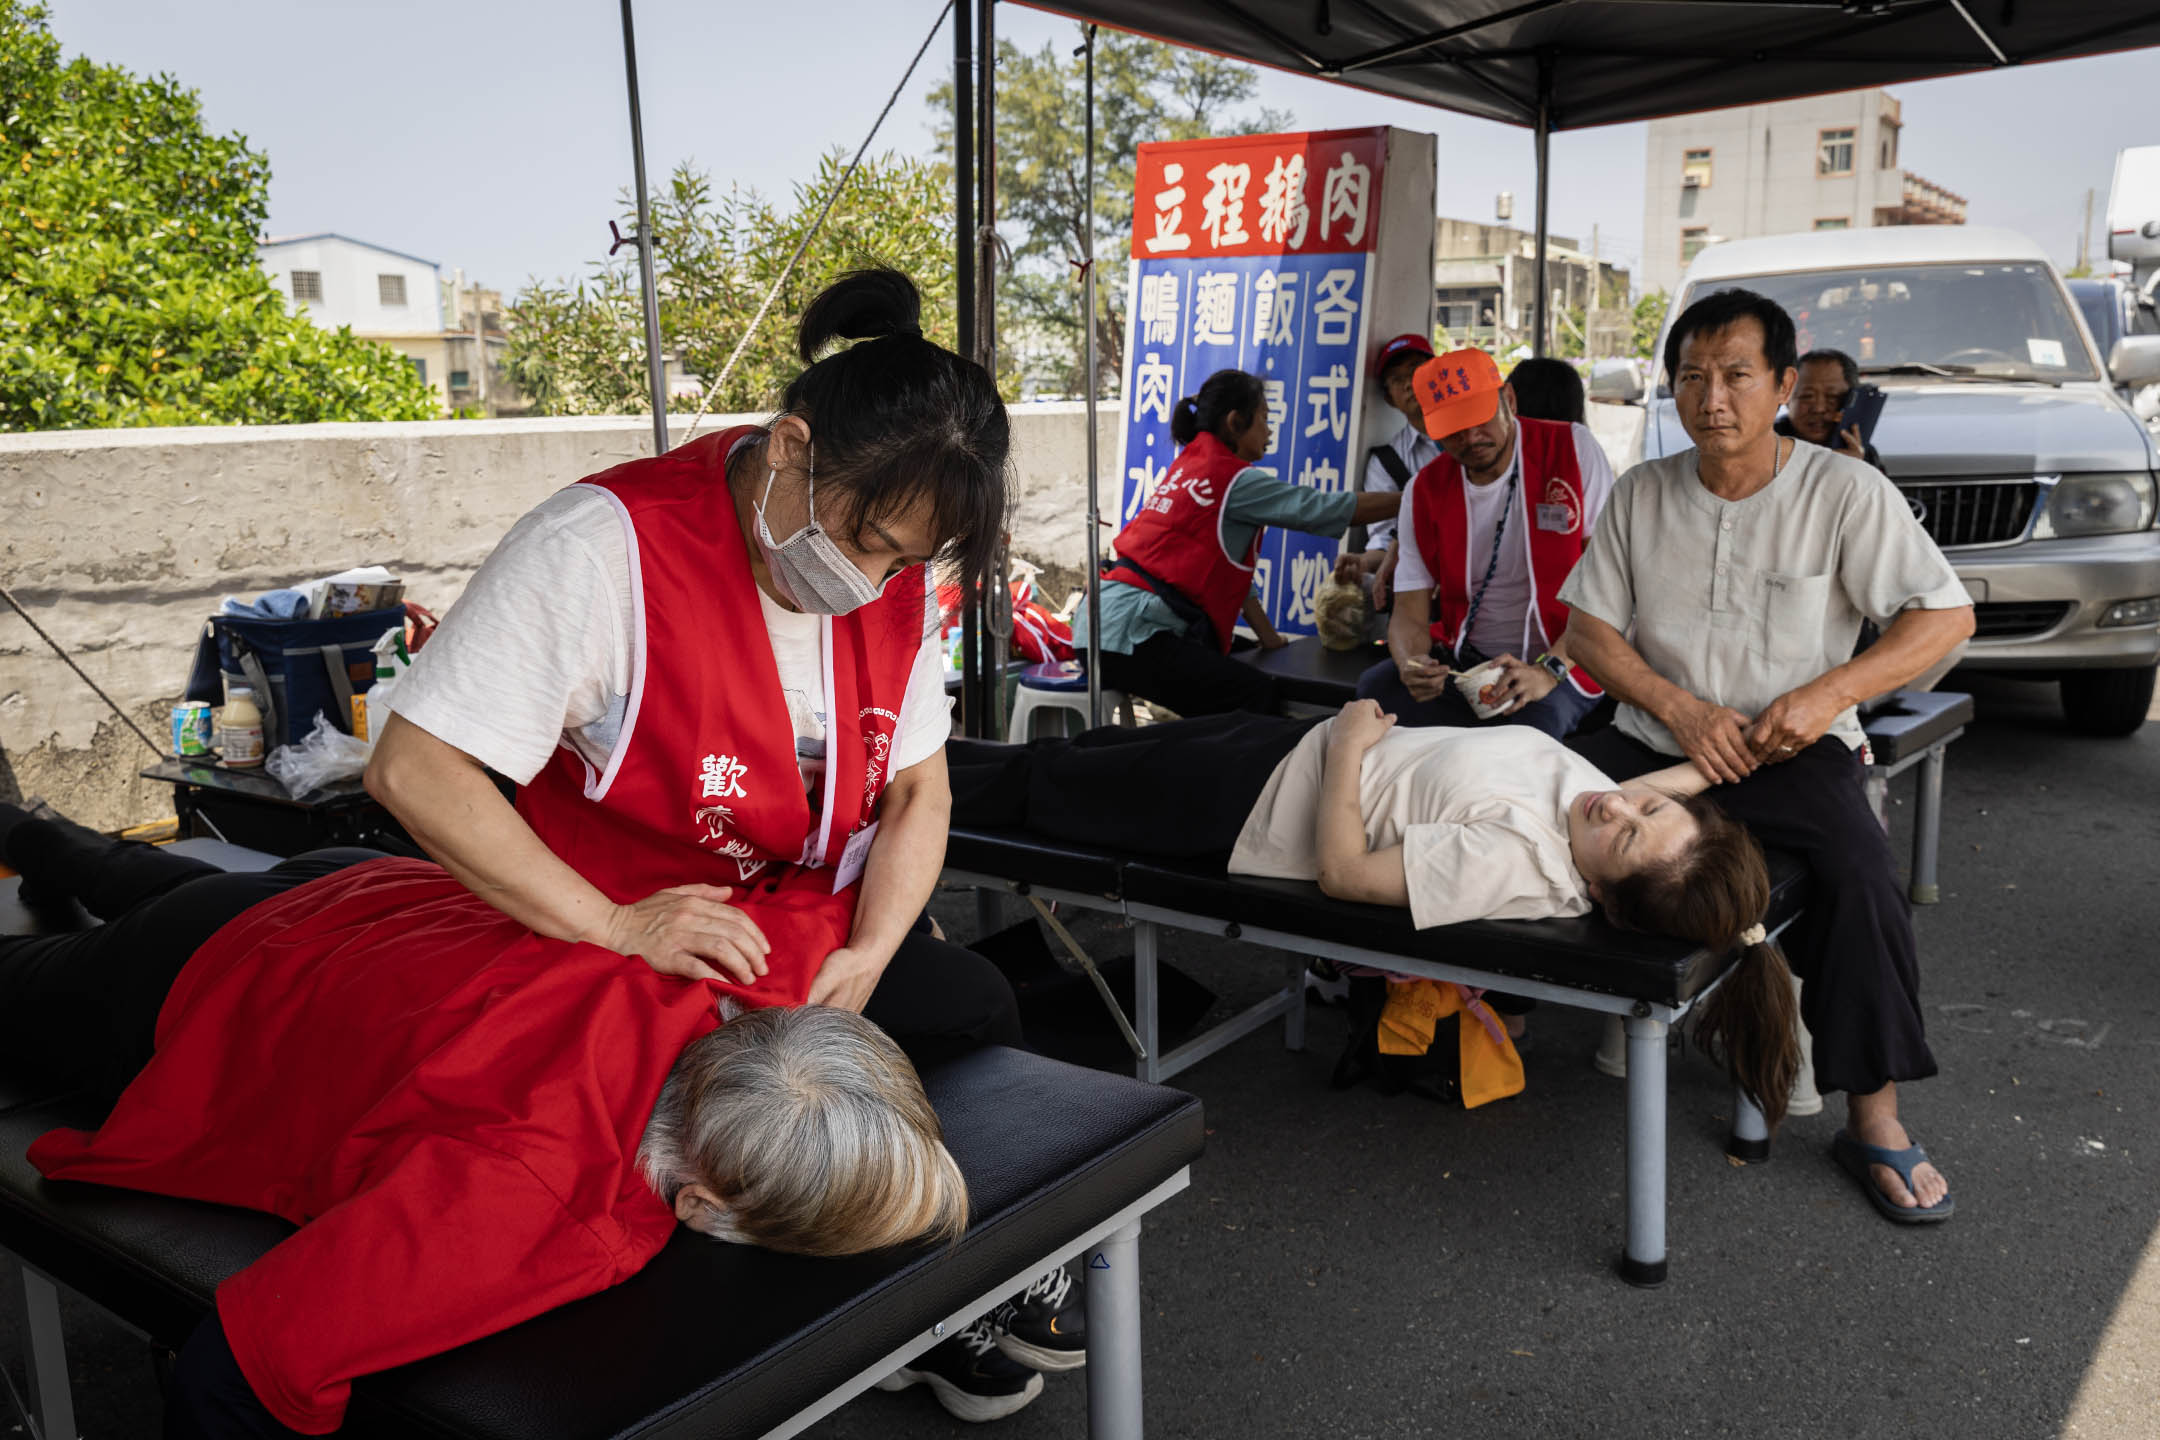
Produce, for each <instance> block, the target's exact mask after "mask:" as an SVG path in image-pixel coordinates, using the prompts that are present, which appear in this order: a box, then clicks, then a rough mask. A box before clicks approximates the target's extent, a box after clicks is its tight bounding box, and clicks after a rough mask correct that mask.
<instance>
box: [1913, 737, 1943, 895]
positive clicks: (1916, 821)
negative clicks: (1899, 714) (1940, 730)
mask: <svg viewBox="0 0 2160 1440" xmlns="http://www.w3.org/2000/svg"><path fill="white" fill-rule="evenodd" d="M1943 749H1944V747H1943V746H1941V745H1937V746H1935V747H1934V748H1933V749H1931V750H1929V751H1928V752H1927V758H1926V759H1924V760H1922V761H1921V762H1920V780H1919V783H1918V785H1917V786H1916V787H1915V789H1916V791H1917V795H1916V797H1915V798H1916V803H1915V804H1914V806H1913V840H1912V855H1913V860H1912V903H1913V904H1915V905H1933V904H1934V903H1935V902H1936V901H1938V900H1940V899H1942V887H1941V886H1940V885H1938V884H1937V883H1936V875H1935V867H1936V858H1937V852H1938V851H1939V850H1940V849H1941V845H1942V790H1943V758H1944V757H1943Z"/></svg>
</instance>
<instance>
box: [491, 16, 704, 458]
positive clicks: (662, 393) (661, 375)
mask: <svg viewBox="0 0 2160 1440" xmlns="http://www.w3.org/2000/svg"><path fill="white" fill-rule="evenodd" d="M622 55H623V75H624V77H625V78H626V79H627V81H628V83H629V86H630V163H631V173H632V174H633V175H634V176H635V177H636V179H637V253H638V284H639V288H640V289H642V290H643V291H644V292H645V372H646V378H647V380H648V382H649V383H650V384H651V386H652V428H653V454H655V455H665V454H667V448H668V435H667V357H666V356H665V355H663V354H662V353H661V352H660V291H659V289H658V287H657V286H655V285H654V283H653V242H652V200H651V197H650V196H649V195H648V194H647V193H646V190H645V120H644V117H643V116H642V115H641V114H640V113H639V110H638V83H637V36H636V34H635V33H634V31H633V30H632V27H631V23H630V0H622ZM480 358H481V362H482V364H483V366H484V365H485V363H486V360H487V357H486V356H485V355H483V356H481V357H480Z"/></svg>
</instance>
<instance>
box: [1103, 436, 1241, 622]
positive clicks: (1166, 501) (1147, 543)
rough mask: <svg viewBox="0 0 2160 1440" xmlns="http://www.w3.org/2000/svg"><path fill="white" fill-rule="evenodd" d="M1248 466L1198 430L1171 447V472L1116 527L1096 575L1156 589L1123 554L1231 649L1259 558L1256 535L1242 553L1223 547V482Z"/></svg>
mask: <svg viewBox="0 0 2160 1440" xmlns="http://www.w3.org/2000/svg"><path fill="white" fill-rule="evenodd" d="M1250 468H1252V467H1251V466H1250V465H1249V464H1248V463H1247V462H1245V461H1244V460H1241V459H1239V458H1238V456H1237V453H1236V452H1235V451H1233V450H1231V448H1230V447H1229V446H1227V445H1225V444H1223V443H1222V441H1220V440H1218V439H1216V438H1215V437H1214V435H1212V434H1204V435H1202V436H1200V437H1199V438H1198V439H1197V440H1194V441H1193V442H1192V444H1190V445H1187V446H1186V447H1185V448H1184V449H1183V450H1181V451H1179V452H1178V457H1177V459H1176V460H1174V461H1172V462H1171V464H1170V471H1169V473H1168V474H1166V475H1164V476H1163V478H1162V482H1161V483H1160V484H1158V485H1157V486H1156V487H1155V493H1154V494H1152V495H1150V496H1149V497H1148V502H1147V504H1145V505H1143V506H1141V507H1140V513H1139V514H1138V515H1135V516H1134V517H1133V520H1132V523H1131V524H1130V525H1127V526H1126V527H1125V528H1124V529H1123V530H1120V531H1118V536H1117V540H1116V542H1115V543H1116V545H1117V552H1118V558H1117V560H1115V561H1113V562H1111V564H1110V566H1109V567H1108V568H1107V569H1106V570H1104V572H1103V574H1104V575H1105V576H1106V577H1107V578H1109V579H1112V580H1117V581H1121V582H1123V583H1124V584H1127V585H1131V586H1135V587H1137V588H1138V589H1141V590H1153V589H1154V588H1155V587H1154V586H1152V585H1150V584H1148V583H1147V581H1146V580H1145V579H1143V578H1142V577H1141V576H1140V575H1138V574H1137V573H1135V572H1134V571H1133V569H1132V568H1131V567H1130V566H1128V565H1125V564H1124V563H1123V562H1125V561H1127V560H1130V561H1133V562H1134V563H1135V564H1137V565H1139V566H1140V567H1142V568H1143V569H1145V570H1146V571H1147V573H1148V574H1150V575H1153V576H1154V577H1155V578H1156V579H1158V580H1160V581H1162V582H1163V583H1164V584H1166V585H1168V586H1170V587H1171V588H1172V589H1174V590H1176V591H1177V592H1178V593H1179V594H1180V595H1183V596H1184V597H1185V598H1186V599H1188V600H1190V601H1192V602H1193V604H1195V605H1197V606H1199V607H1200V609H1201V610H1203V611H1204V612H1206V614H1207V617H1208V620H1209V622H1210V623H1212V624H1213V625H1214V627H1215V643H1216V644H1218V645H1220V646H1221V647H1222V651H1223V653H1224V654H1225V655H1227V654H1229V653H1230V630H1231V627H1232V626H1233V625H1235V624H1236V623H1237V617H1238V610H1239V609H1240V608H1241V607H1242V606H1243V605H1244V604H1245V597H1246V596H1247V595H1249V594H1251V593H1252V574H1253V566H1254V565H1256V564H1257V563H1259V559H1260V537H1261V535H1262V534H1263V533H1265V532H1264V531H1260V530H1255V531H1254V532H1253V539H1252V544H1251V545H1249V546H1247V547H1246V548H1245V554H1244V556H1243V558H1240V557H1238V556H1235V555H1232V554H1231V553H1230V552H1229V551H1228V550H1226V549H1224V548H1223V533H1222V527H1223V501H1224V499H1225V498H1226V497H1227V496H1228V495H1229V493H1230V482H1231V481H1233V480H1235V479H1237V477H1238V476H1239V475H1240V474H1242V473H1243V472H1244V471H1246V470H1248V469H1250Z"/></svg>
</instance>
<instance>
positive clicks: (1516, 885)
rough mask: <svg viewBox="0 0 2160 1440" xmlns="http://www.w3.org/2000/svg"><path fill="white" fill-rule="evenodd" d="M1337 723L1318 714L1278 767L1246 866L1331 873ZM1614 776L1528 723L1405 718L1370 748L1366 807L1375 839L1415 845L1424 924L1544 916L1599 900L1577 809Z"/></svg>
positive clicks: (1408, 854) (1419, 914)
mask: <svg viewBox="0 0 2160 1440" xmlns="http://www.w3.org/2000/svg"><path fill="white" fill-rule="evenodd" d="M1334 724H1335V722H1334V721H1332V720H1330V721H1328V722H1326V723H1325V724H1322V725H1316V726H1314V727H1313V729H1312V732H1311V733H1310V734H1308V735H1306V736H1305V738H1304V739H1303V740H1301V741H1299V742H1298V745H1297V748H1296V749H1295V750H1292V751H1291V752H1290V753H1289V754H1288V755H1286V756H1285V757H1283V760H1282V762H1281V763H1280V764H1278V765H1277V766H1276V767H1275V773H1274V774H1273V775H1271V776H1269V777H1268V783H1267V788H1266V789H1264V790H1262V791H1261V792H1260V799H1259V800H1258V801H1257V802H1256V803H1255V804H1254V805H1253V808H1252V811H1251V813H1249V814H1248V815H1247V816H1246V817H1245V828H1244V829H1243V830H1242V831H1240V832H1239V834H1238V841H1237V847H1236V848H1235V849H1234V850H1233V851H1232V852H1231V855H1230V872H1231V873H1232V874H1234V875H1272V876H1279V877H1281V878H1284V879H1289V880H1317V879H1319V878H1320V847H1319V842H1318V834H1317V830H1316V822H1317V821H1318V818H1319V814H1320V785H1321V780H1322V777H1323V776H1324V775H1325V773H1326V770H1327V744H1328V733H1329V731H1330V730H1332V729H1333V728H1334ZM1610 788H1612V781H1611V780H1609V779H1607V778H1606V776H1605V773H1604V772H1603V771H1601V770H1599V769H1598V768H1597V767H1596V766H1595V765H1592V764H1591V763H1590V762H1589V761H1587V760H1585V759H1583V758H1582V757H1581V756H1580V755H1577V754H1576V753H1575V752H1574V751H1572V750H1570V749H1568V748H1567V747H1566V746H1565V745H1562V744H1561V743H1560V742H1559V741H1557V740H1554V739H1553V738H1551V737H1550V736H1548V735H1545V734H1543V733H1542V732H1540V731H1537V730H1533V729H1531V728H1530V727H1528V726H1527V725H1492V726H1485V727H1481V728H1478V729H1456V728H1452V727H1449V726H1432V727H1430V728H1420V729H1415V730H1405V729H1401V728H1397V729H1394V730H1390V731H1388V732H1387V734H1385V735H1383V736H1381V737H1380V740H1379V743H1377V744H1375V745H1374V746H1373V747H1372V749H1370V750H1368V751H1366V752H1365V762H1364V764H1363V765H1362V766H1361V767H1360V769H1359V771H1358V813H1359V814H1361V815H1362V816H1363V817H1364V820H1365V843H1366V845H1367V846H1368V847H1370V848H1371V849H1374V850H1385V849H1388V848H1389V847H1391V846H1395V845H1400V846H1402V847H1403V882H1404V888H1405V889H1406V890H1407V891H1408V892H1409V896H1410V918H1411V920H1412V921H1413V922H1414V923H1415V924H1416V925H1417V926H1418V927H1419V928H1420V929H1424V928H1426V927H1427V926H1432V925H1453V924H1456V923H1457V922H1459V921H1464V920H1541V919H1544V918H1546V917H1548V916H1555V915H1581V914H1584V913H1586V912H1587V911H1588V910H1589V909H1590V906H1591V900H1590V887H1589V884H1588V882H1586V881H1585V880H1584V879H1583V877H1582V872H1581V871H1579V870H1577V869H1576V868H1575V860H1574V856H1573V852H1572V851H1571V850H1570V849H1569V847H1568V825H1567V809H1568V805H1569V803H1570V802H1571V801H1573V800H1574V798H1575V797H1576V796H1578V795H1580V794H1582V793H1583V792H1584V791H1585V790H1607V789H1610Z"/></svg>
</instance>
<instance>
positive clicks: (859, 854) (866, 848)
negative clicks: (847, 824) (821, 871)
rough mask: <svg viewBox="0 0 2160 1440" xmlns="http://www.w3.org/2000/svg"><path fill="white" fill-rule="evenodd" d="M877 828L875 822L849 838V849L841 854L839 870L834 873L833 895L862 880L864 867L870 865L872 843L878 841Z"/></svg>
mask: <svg viewBox="0 0 2160 1440" xmlns="http://www.w3.org/2000/svg"><path fill="white" fill-rule="evenodd" d="M877 827H878V822H877V821H875V820H873V821H871V822H870V823H869V824H868V825H865V826H864V827H863V828H862V829H860V830H858V831H856V832H855V833H854V834H853V835H850V836H848V842H847V848H846V849H845V850H842V851H841V852H840V865H839V868H838V869H836V870H834V871H833V882H832V888H833V894H835V895H837V894H839V893H840V892H841V891H842V890H845V889H847V887H848V886H850V885H853V884H854V883H855V882H856V881H857V880H860V879H862V872H863V866H865V865H867V864H869V863H870V842H871V841H873V840H875V839H877Z"/></svg>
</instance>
